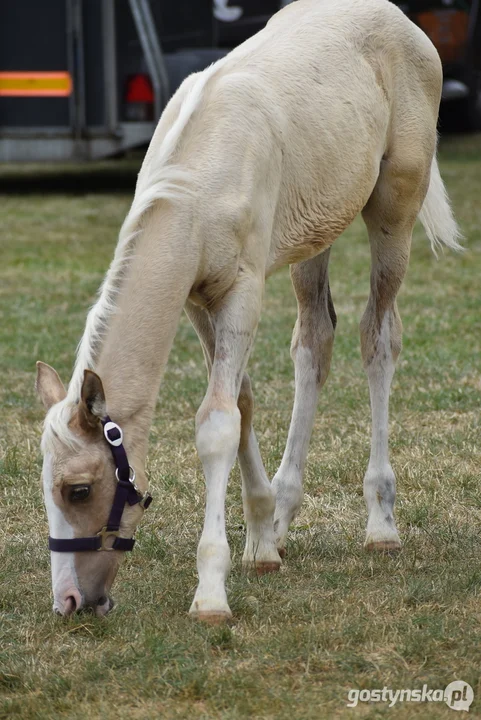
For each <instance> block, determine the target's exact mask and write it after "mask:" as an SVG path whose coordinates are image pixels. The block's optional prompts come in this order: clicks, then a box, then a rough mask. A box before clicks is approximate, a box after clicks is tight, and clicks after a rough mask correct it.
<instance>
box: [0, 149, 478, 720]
mask: <svg viewBox="0 0 481 720" xmlns="http://www.w3.org/2000/svg"><path fill="white" fill-rule="evenodd" d="M135 169H136V161H135V160H133V161H122V163H120V164H117V163H115V164H114V163H105V164H102V165H99V166H98V167H94V168H92V166H88V167H85V168H73V169H71V170H65V172H66V173H67V175H66V176H65V177H63V178H62V180H61V182H60V183H59V182H58V180H57V175H58V169H52V168H47V169H39V168H34V169H32V168H24V169H22V170H21V171H20V174H19V170H18V168H12V167H6V168H4V169H2V171H1V175H0V192H1V193H3V194H2V197H1V210H0V217H1V227H2V239H1V265H0V303H1V305H0V310H1V322H0V377H1V382H0V406H1V414H0V463H1V466H0V471H1V479H0V616H1V622H0V717H8V718H22V720H33V719H34V718H42V719H44V718H54V719H57V718H71V719H72V720H73V719H77V718H78V719H80V718H97V717H102V718H120V719H121V718H127V717H128V718H157V717H162V718H187V717H189V718H194V717H195V718H203V719H206V720H207V719H209V720H210V719H211V718H223V719H225V720H228V719H229V720H230V719H234V718H235V719H237V718H259V719H265V720H267V719H269V720H271V719H272V720H282V719H284V718H289V719H292V718H296V719H298V718H301V719H302V720H304V719H306V720H307V719H311V718H312V719H314V718H315V719H317V718H338V717H339V718H348V717H363V718H377V717H393V718H394V717H395V718H414V717H428V718H431V717H433V718H438V717H439V718H442V717H446V718H448V717H451V716H452V715H453V710H450V709H449V708H448V707H447V705H445V704H444V703H442V702H441V703H431V704H429V705H426V704H420V703H416V704H413V703H411V704H409V703H398V704H397V705H395V706H394V707H393V708H391V709H388V708H387V706H386V705H385V704H371V705H369V704H366V703H359V705H358V706H357V707H356V708H352V709H350V708H348V707H347V706H346V704H347V702H348V691H349V689H356V688H357V689H365V688H380V689H382V688H383V687H385V686H387V687H388V688H393V689H402V688H407V689H409V688H411V689H414V688H421V687H422V686H423V684H427V685H428V687H429V688H431V689H438V688H444V687H445V686H446V685H447V684H448V683H449V682H451V681H452V680H455V679H462V680H464V681H466V682H468V683H470V684H471V685H472V687H473V689H474V694H475V700H474V704H473V705H472V707H471V713H472V715H475V716H478V717H481V677H480V671H479V667H480V662H481V646H480V643H481V625H480V621H481V557H480V551H481V489H480V487H479V485H480V475H481V449H480V421H481V371H480V364H479V363H480V357H481V312H480V309H481V299H480V282H481V280H480V278H481V203H480V197H481V136H478V137H472V138H470V139H460V140H456V139H454V140H447V141H445V142H444V144H443V147H442V152H441V170H442V173H443V176H444V178H445V180H446V183H447V186H448V189H449V192H450V194H451V197H452V199H453V203H454V207H455V211H456V214H457V217H458V219H459V221H460V224H461V227H462V230H463V232H464V234H465V236H466V240H465V245H466V248H467V251H466V252H465V253H464V254H463V255H454V254H452V253H447V254H445V255H444V256H442V257H440V258H439V260H436V259H435V258H434V257H433V255H432V254H431V251H430V248H429V243H428V241H427V239H426V238H425V236H424V233H423V231H422V228H421V227H419V228H417V230H416V233H415V239H414V244H413V251H412V257H411V263H410V269H409V272H408V276H407V278H406V281H405V284H404V288H403V291H402V293H401V296H400V302H399V305H400V310H401V315H402V318H403V322H404V349H403V352H402V355H401V358H400V362H399V365H398V370H397V373H396V376H395V380H394V385H393V393H392V404H391V453H392V464H393V467H394V469H395V472H396V473H397V479H398V500H397V521H398V525H399V529H400V532H401V535H402V539H403V542H404V548H403V551H402V552H401V553H400V554H399V555H397V556H395V557H388V556H386V557H385V556H373V555H369V554H366V553H365V552H364V551H363V548H362V543H363V539H364V525H365V521H366V514H365V509H364V501H363V497H362V478H363V473H364V470H365V468H366V464H367V460H368V453H369V432H370V415H369V406H368V402H369V401H368V390H367V382H366V379H365V376H364V373H363V370H362V366H361V362H360V353H359V340H358V322H359V318H360V316H361V314H362V311H363V308H364V306H365V303H366V300H367V295H368V287H369V246H368V242H367V237H366V232H365V229H364V226H363V224H362V222H361V221H360V220H357V221H356V222H355V223H354V225H353V226H352V227H351V228H350V229H349V230H348V231H347V232H346V233H345V235H344V236H343V237H342V238H340V239H339V240H338V242H337V243H336V245H335V247H334V250H333V253H332V263H331V287H332V294H333V298H334V303H335V305H336V310H337V313H338V318H339V321H338V327H337V333H336V343H335V349H334V357H333V363H332V369H331V374H330V377H329V379H328V382H327V384H326V386H325V388H324V390H323V392H322V397H321V401H320V406H319V412H318V415H317V421H316V425H315V428H314V434H313V439H312V443H311V450H310V454H309V460H308V465H307V470H306V480H305V489H306V495H305V500H304V505H303V508H302V511H301V514H300V515H299V517H298V518H297V519H296V521H295V523H294V526H293V528H292V531H291V533H290V536H289V543H288V555H287V558H286V561H285V565H284V567H283V568H282V571H281V572H280V573H278V574H276V575H272V576H266V577H262V578H259V579H256V578H251V577H246V576H244V575H243V574H242V573H241V557H242V551H243V543H244V527H243V517H242V506H241V497H240V482H239V474H238V470H237V469H236V470H235V471H234V472H233V474H232V477H231V480H230V484H229V493H228V500H227V524H228V537H229V541H230V544H231V549H232V556H233V570H232V574H231V577H230V580H229V583H228V591H229V600H230V605H231V608H232V610H233V612H234V624H233V625H232V626H231V627H223V628H209V627H204V626H202V625H198V624H195V623H194V622H192V621H191V620H190V619H189V617H188V616H187V611H188V608H189V605H190V602H191V599H192V596H193V593H194V590H195V585H196V569H195V552H196V544H197V541H198V538H199V535H200V531H201V527H202V520H203V506H204V484H203V478H202V473H201V468H200V464H199V461H198V459H197V457H196V453H195V446H194V416H195V412H196V410H197V408H198V406H199V404H200V403H201V400H202V397H203V392H204V390H205V386H206V382H205V371H204V368H203V361H202V354H201V351H200V347H199V344H198V342H197V339H196V337H195V334H194V332H193V330H192V329H191V327H190V326H189V324H188V322H187V321H186V320H185V319H183V320H182V323H181V326H180V328H179V332H178V335H177V338H176V342H175V345H174V348H173V351H172V354H171V358H170V361H169V366H168V370H167V373H166V376H165V379H164V382H163V385H162V389H161V393H160V396H159V402H158V406H157V411H156V415H155V422H154V425H153V428H152V432H151V439H150V440H151V442H150V453H149V458H148V470H149V475H150V479H151V487H152V490H153V494H154V498H155V502H154V504H153V505H152V506H151V509H150V510H149V512H148V513H146V515H145V518H144V521H143V523H142V526H141V529H140V532H139V533H138V546H137V547H136V549H135V551H134V552H133V553H132V554H130V555H129V556H128V557H127V558H126V562H125V564H124V566H123V568H122V569H121V571H120V574H119V577H118V579H117V583H116V586H115V588H114V589H115V592H114V595H115V598H116V601H117V607H116V608H115V610H114V611H113V612H112V613H111V614H110V615H109V616H108V617H107V618H106V619H105V620H100V619H97V618H95V617H93V616H91V615H87V614H84V615H80V616H78V617H74V618H71V619H69V620H64V619H60V618H58V617H55V616H54V615H53V614H52V612H51V604H52V599H51V589H50V570H49V554H48V551H47V544H46V539H47V534H48V529H47V522H46V517H45V512H44V509H43V505H42V495H41V488H40V484H39V473H40V452H39V439H40V433H41V423H42V419H43V412H42V409H41V407H40V405H39V403H38V401H37V399H36V397H35V394H34V390H33V384H34V367H35V361H36V360H37V359H42V360H44V361H46V362H48V363H51V364H52V365H54V366H55V367H56V368H57V370H58V371H59V372H60V374H61V375H62V377H63V378H64V380H67V379H68V377H69V372H70V370H71V367H72V363H73V359H74V352H75V347H76V344H77V342H78V340H79V337H80V335H81V332H82V327H83V323H84V320H85V315H86V311H87V309H88V307H89V305H90V304H91V303H92V301H93V300H94V297H95V292H96V289H97V287H98V285H99V283H100V281H101V279H102V277H103V274H104V272H105V270H106V268H107V265H108V263H109V261H110V258H111V256H112V252H113V248H114V245H115V242H116V235H117V233H118V229H119V227H120V224H121V222H122V219H123V217H124V215H125V214H126V212H127V209H128V206H129V203H130V200H131V196H132V187H133V183H134V179H135ZM32 170H33V171H34V173H35V175H34V178H35V180H34V182H33V183H32V181H31V179H29V178H30V177H31V173H32ZM109 176H112V177H115V186H116V191H115V192H114V191H111V190H105V186H109V182H108V180H112V177H110V178H109ZM102 188H103V189H102ZM46 189H47V190H48V193H47V192H46ZM9 191H10V192H9ZM295 312H296V307H295V301H294V298H293V294H292V290H291V287H290V281H289V276H288V272H287V271H283V272H280V273H279V274H278V275H276V276H274V277H273V278H272V279H271V280H269V282H268V288H267V296H266V302H265V310H264V314H263V319H262V323H261V326H260V328H259V333H258V338H257V342H256V347H255V350H254V353H253V356H252V359H251V362H250V372H251V376H252V379H253V384H254V392H255V396H256V412H255V426H256V428H257V432H258V437H259V441H260V446H261V450H262V454H263V457H264V461H265V464H266V467H267V470H268V473H269V475H270V477H272V476H273V475H274V473H275V471H276V469H277V467H278V464H279V462H280V458H281V454H282V450H283V446H284V443H285V439H286V435H287V429H288V423H289V418H290V411H291V406H292V399H293V370H292V365H291V361H290V357H289V343H290V334H291V329H292V326H293V323H294V320H295Z"/></svg>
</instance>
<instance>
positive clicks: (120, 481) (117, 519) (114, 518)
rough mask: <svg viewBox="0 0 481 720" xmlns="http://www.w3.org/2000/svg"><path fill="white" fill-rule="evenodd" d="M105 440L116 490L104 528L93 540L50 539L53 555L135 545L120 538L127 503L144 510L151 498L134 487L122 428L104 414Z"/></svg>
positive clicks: (130, 548)
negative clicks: (107, 541)
mask: <svg viewBox="0 0 481 720" xmlns="http://www.w3.org/2000/svg"><path fill="white" fill-rule="evenodd" d="M101 422H102V426H103V431H104V437H105V439H106V441H107V442H108V444H109V445H110V450H111V451H112V457H113V459H114V464H115V477H116V478H117V487H116V489H115V495H114V499H113V502H112V508H111V510H110V515H109V519H108V521H107V525H104V527H103V528H102V529H101V530H100V531H99V532H98V533H97V534H96V535H94V536H93V537H85V538H71V539H63V538H61V539H60V538H52V537H49V539H48V545H49V548H50V550H53V551H54V552H83V551H92V550H107V551H110V550H124V551H125V550H132V549H133V547H134V544H135V539H134V538H123V537H120V523H121V521H122V514H123V512H124V509H125V505H126V503H128V504H129V505H140V506H141V507H142V508H143V509H144V510H147V508H148V507H149V505H150V503H151V502H152V496H151V495H150V494H149V493H148V492H146V493H145V494H142V493H141V492H140V490H139V489H138V487H137V486H136V484H135V472H134V470H133V468H131V467H130V465H129V461H128V458H127V453H126V452H125V448H124V446H123V433H122V429H121V428H120V427H119V426H118V425H117V424H116V423H114V422H112V420H111V419H110V418H109V416H108V415H106V416H105V417H104V418H102V420H101ZM112 537H113V538H114V541H113V543H112V544H111V545H110V546H109V547H107V545H106V540H107V538H112Z"/></svg>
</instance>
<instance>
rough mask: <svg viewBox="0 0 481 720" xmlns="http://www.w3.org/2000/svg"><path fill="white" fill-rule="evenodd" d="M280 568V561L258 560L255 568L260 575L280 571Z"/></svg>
mask: <svg viewBox="0 0 481 720" xmlns="http://www.w3.org/2000/svg"><path fill="white" fill-rule="evenodd" d="M280 569H281V563H280V562H258V563H256V565H255V570H256V573H257V575H258V576H260V575H267V574H268V573H273V572H279V570H280Z"/></svg>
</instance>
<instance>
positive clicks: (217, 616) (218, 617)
mask: <svg viewBox="0 0 481 720" xmlns="http://www.w3.org/2000/svg"><path fill="white" fill-rule="evenodd" d="M189 614H190V617H191V618H192V620H196V621H198V622H201V623H205V624H206V625H213V626H215V625H226V624H227V623H230V622H231V621H232V613H231V612H227V611H226V610H201V611H199V612H192V613H189Z"/></svg>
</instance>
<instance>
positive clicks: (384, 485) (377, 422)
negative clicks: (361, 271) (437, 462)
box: [364, 312, 400, 546]
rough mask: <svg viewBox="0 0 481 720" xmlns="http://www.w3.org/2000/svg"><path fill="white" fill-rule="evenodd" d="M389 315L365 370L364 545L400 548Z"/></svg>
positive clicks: (385, 319) (392, 365) (387, 314)
mask: <svg viewBox="0 0 481 720" xmlns="http://www.w3.org/2000/svg"><path fill="white" fill-rule="evenodd" d="M389 317H390V313H389V312H387V313H386V314H385V316H384V318H383V320H382V323H381V329H380V333H379V338H378V341H377V347H376V353H375V355H374V357H373V358H372V360H371V362H370V363H369V365H368V366H367V368H366V372H367V377H368V381H369V394H370V397H371V411H372V438H371V455H370V458H369V465H368V468H367V472H366V475H365V477H364V498H365V501H366V505H367V509H368V513H369V519H368V523H367V531H366V542H365V545H366V546H367V545H371V544H372V543H394V544H400V540H399V535H398V533H397V530H396V525H395V523H394V517H393V510H394V500H395V497H396V478H395V476H394V472H393V470H392V467H391V465H390V463H389V449H388V436H389V392H390V388H391V382H392V379H393V376H394V369H395V362H394V359H393V356H392V352H391V331H390V325H389Z"/></svg>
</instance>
